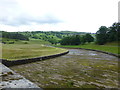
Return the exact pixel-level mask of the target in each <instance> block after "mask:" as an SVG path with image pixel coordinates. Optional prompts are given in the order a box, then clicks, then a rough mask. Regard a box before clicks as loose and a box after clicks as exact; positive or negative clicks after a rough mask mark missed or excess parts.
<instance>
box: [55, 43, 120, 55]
mask: <svg viewBox="0 0 120 90" xmlns="http://www.w3.org/2000/svg"><path fill="white" fill-rule="evenodd" d="M57 47H70V48H85V49H94V50H101V51H105V52H111V53H114V54H120V52H119V46H118V43H117V42H113V43H107V44H105V45H96V44H94V43H91V44H85V45H64V46H63V45H57Z"/></svg>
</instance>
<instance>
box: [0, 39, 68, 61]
mask: <svg viewBox="0 0 120 90" xmlns="http://www.w3.org/2000/svg"><path fill="white" fill-rule="evenodd" d="M44 44H49V43H48V42H45V41H41V40H36V39H32V40H30V41H17V42H15V43H14V44H2V46H1V47H2V59H7V60H18V59H25V58H34V57H40V56H47V55H53V54H57V53H62V52H64V51H67V50H65V49H60V48H54V47H48V46H45V45H44Z"/></svg>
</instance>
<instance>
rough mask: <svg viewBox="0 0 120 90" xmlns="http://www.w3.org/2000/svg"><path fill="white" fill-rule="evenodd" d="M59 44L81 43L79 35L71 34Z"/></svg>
mask: <svg viewBox="0 0 120 90" xmlns="http://www.w3.org/2000/svg"><path fill="white" fill-rule="evenodd" d="M60 44H61V45H79V44H81V41H80V36H79V35H73V36H68V37H65V38H63V39H62V40H61V42H60Z"/></svg>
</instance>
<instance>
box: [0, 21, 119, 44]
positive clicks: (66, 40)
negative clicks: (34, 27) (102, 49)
mask: <svg viewBox="0 0 120 90" xmlns="http://www.w3.org/2000/svg"><path fill="white" fill-rule="evenodd" d="M0 33H1V34H0V38H7V39H15V40H16V41H17V40H26V41H29V40H30V39H32V38H34V39H40V40H44V41H48V42H50V43H51V44H61V45H80V44H85V43H86V42H87V43H90V42H95V43H96V44H99V45H104V44H105V43H107V42H113V41H120V36H119V35H120V23H113V25H112V26H110V27H106V26H101V27H100V28H99V30H98V31H97V32H96V34H91V33H86V32H72V31H60V32H57V31H46V32H45V31H32V32H28V31H27V32H5V31H0ZM2 42H3V43H4V44H5V41H2Z"/></svg>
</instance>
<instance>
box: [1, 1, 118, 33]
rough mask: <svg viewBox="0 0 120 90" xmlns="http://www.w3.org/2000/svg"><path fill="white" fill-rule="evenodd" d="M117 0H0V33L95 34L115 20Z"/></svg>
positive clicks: (116, 16)
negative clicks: (65, 31)
mask: <svg viewBox="0 0 120 90" xmlns="http://www.w3.org/2000/svg"><path fill="white" fill-rule="evenodd" d="M118 1H119V0H0V30H4V31H9V32H13V31H62V30H70V31H79V32H92V33H95V32H96V31H97V30H98V29H99V27H100V26H107V27H108V26H111V25H112V24H113V23H114V22H117V21H118Z"/></svg>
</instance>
